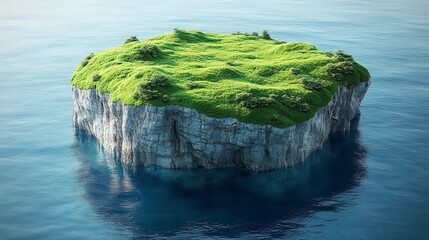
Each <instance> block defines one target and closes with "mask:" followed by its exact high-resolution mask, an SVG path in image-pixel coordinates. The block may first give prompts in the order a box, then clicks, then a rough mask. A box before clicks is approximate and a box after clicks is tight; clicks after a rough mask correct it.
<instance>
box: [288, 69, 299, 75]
mask: <svg viewBox="0 0 429 240" xmlns="http://www.w3.org/2000/svg"><path fill="white" fill-rule="evenodd" d="M290 72H291V73H292V74H293V75H298V74H299V73H300V72H301V71H300V70H299V69H298V68H291V69H290Z"/></svg>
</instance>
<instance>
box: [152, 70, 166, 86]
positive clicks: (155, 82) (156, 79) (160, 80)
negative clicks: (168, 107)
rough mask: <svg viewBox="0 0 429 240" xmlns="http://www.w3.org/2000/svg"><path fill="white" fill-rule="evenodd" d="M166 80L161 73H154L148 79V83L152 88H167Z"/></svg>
mask: <svg viewBox="0 0 429 240" xmlns="http://www.w3.org/2000/svg"><path fill="white" fill-rule="evenodd" d="M167 82H168V78H167V76H165V75H164V74H162V73H158V72H155V73H154V74H152V76H151V77H150V78H149V83H150V84H151V85H152V86H153V87H165V86H167Z"/></svg>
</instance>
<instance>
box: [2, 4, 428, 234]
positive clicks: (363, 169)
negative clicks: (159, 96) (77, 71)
mask: <svg viewBox="0 0 429 240" xmlns="http://www.w3.org/2000/svg"><path fill="white" fill-rule="evenodd" d="M0 6H1V7H0V84H1V85H0V239H130V238H131V239H134V238H135V239H139V238H144V237H159V238H162V237H171V238H178V239H189V238H246V239H249V238H260V239H270V238H287V239H429V185H428V182H429V157H428V155H429V150H428V149H429V147H428V145H429V136H428V135H429V2H428V1H424V0H409V1H405V0H391V1H387V0H373V1H353V0H352V1H340V0H337V1H316V0H304V1H280V0H277V1H252V0H250V1H237V0H233V1H226V0H215V1H210V2H209V1H173V0H169V1H165V0H161V1H136V0H135V1H126V0H123V1H111V0H108V1H101V0H87V1H82V0H77V1H54V0H45V1H24V0H14V1H12V0H9V1H5V0H0ZM175 27H179V28H181V29H199V30H202V31H213V32H223V33H230V32H235V31H242V32H246V31H248V32H253V31H262V30H263V29H268V30H270V33H271V36H272V37H273V38H276V39H279V40H285V41H307V42H311V43H313V44H315V45H316V46H317V47H318V48H319V49H322V50H329V51H335V50H337V49H344V50H345V51H347V52H349V53H351V54H353V56H354V57H355V59H356V60H357V61H358V62H360V63H362V64H363V65H365V66H366V67H367V68H368V69H369V70H370V72H371V74H372V85H371V87H370V89H369V91H368V93H367V96H366V98H365V100H364V101H363V103H362V108H361V110H362V114H361V116H360V118H357V119H355V120H354V123H353V127H352V129H351V131H350V133H348V134H346V135H344V136H335V137H333V138H332V139H330V140H329V142H327V143H326V144H325V146H324V148H323V149H322V150H321V151H319V152H318V153H316V154H314V155H313V156H312V157H311V158H310V159H308V160H307V161H306V162H305V163H304V164H302V165H298V166H296V167H293V168H289V169H282V170H278V171H273V172H268V173H254V172H248V171H244V170H239V169H235V170H233V169H229V170H187V171H171V170H160V169H157V170H150V169H148V170H142V169H129V168H126V167H123V166H121V165H120V164H119V163H117V162H116V161H115V160H114V159H111V158H110V157H109V156H107V155H106V154H105V153H104V152H103V150H102V148H101V147H100V146H99V145H98V143H97V141H96V140H95V139H93V138H91V137H88V136H86V135H85V133H83V132H80V131H77V130H75V129H73V127H72V122H71V111H72V98H71V86H70V82H69V79H70V77H71V75H72V73H73V71H74V68H75V67H76V65H77V64H78V63H79V62H80V61H81V60H82V59H83V58H84V57H85V56H87V55H88V53H90V52H95V51H99V50H102V49H106V48H110V47H114V46H118V45H120V44H122V42H123V41H124V40H125V39H126V38H127V37H128V36H130V35H137V36H138V37H139V38H140V39H144V38H147V37H150V36H154V35H157V34H161V33H165V32H168V31H171V30H172V29H173V28H175Z"/></svg>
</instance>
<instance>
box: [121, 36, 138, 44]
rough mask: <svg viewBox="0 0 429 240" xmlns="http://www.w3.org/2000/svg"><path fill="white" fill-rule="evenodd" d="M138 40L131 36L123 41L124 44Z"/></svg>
mask: <svg viewBox="0 0 429 240" xmlns="http://www.w3.org/2000/svg"><path fill="white" fill-rule="evenodd" d="M138 41H139V39H138V38H137V37H136V36H131V37H129V38H127V40H125V42H124V44H127V43H130V42H138Z"/></svg>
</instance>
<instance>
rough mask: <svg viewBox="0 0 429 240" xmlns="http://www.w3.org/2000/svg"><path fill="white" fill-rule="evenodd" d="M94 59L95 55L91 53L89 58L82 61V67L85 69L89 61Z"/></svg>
mask: <svg viewBox="0 0 429 240" xmlns="http://www.w3.org/2000/svg"><path fill="white" fill-rule="evenodd" d="M93 57H94V53H91V54H89V55H88V56H86V58H85V59H84V60H83V61H82V67H85V66H86V65H88V63H89V60H91V58H93Z"/></svg>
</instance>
